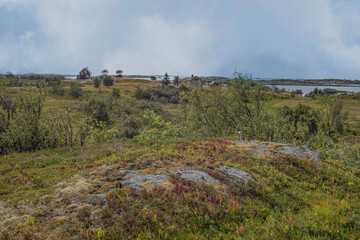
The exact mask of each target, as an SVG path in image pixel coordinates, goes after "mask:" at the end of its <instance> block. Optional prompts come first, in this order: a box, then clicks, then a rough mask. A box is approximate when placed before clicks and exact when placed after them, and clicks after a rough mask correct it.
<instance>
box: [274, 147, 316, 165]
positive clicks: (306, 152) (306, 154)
mask: <svg viewBox="0 0 360 240" xmlns="http://www.w3.org/2000/svg"><path fill="white" fill-rule="evenodd" d="M286 154H289V155H292V156H294V157H298V158H304V159H309V158H310V159H311V160H313V161H315V162H318V163H320V162H321V160H320V158H319V156H318V155H317V154H316V153H315V152H314V151H313V150H312V149H311V148H309V147H307V146H301V147H296V148H294V147H293V146H291V145H290V146H284V147H283V148H282V149H280V150H277V151H275V152H274V153H273V155H274V156H275V157H277V156H285V155H286Z"/></svg>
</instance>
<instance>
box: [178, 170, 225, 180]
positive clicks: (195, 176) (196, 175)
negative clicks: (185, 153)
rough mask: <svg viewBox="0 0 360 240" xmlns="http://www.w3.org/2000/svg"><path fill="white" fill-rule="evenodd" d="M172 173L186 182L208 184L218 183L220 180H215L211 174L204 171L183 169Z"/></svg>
mask: <svg viewBox="0 0 360 240" xmlns="http://www.w3.org/2000/svg"><path fill="white" fill-rule="evenodd" d="M171 173H173V174H175V175H178V176H180V178H181V179H182V180H184V181H191V182H198V181H204V182H206V183H216V182H220V181H219V180H216V179H214V178H213V177H211V176H210V175H209V174H207V173H206V172H203V171H199V170H194V169H191V168H181V169H178V170H171Z"/></svg>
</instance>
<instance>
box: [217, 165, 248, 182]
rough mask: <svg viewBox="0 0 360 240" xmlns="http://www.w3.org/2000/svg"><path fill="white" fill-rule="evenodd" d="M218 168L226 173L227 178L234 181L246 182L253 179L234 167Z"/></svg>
mask: <svg viewBox="0 0 360 240" xmlns="http://www.w3.org/2000/svg"><path fill="white" fill-rule="evenodd" d="M218 170H219V171H220V172H222V173H224V174H225V175H227V178H228V180H232V181H236V182H238V183H240V182H242V181H243V182H244V183H245V184H247V183H248V182H249V180H250V179H253V177H252V176H251V175H250V174H249V173H247V172H244V171H242V170H240V169H238V168H236V167H221V168H218Z"/></svg>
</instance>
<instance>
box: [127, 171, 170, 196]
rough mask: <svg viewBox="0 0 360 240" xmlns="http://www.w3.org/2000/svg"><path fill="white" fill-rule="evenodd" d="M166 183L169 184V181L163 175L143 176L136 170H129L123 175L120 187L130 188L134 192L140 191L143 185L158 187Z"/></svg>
mask: <svg viewBox="0 0 360 240" xmlns="http://www.w3.org/2000/svg"><path fill="white" fill-rule="evenodd" d="M166 182H169V180H168V178H167V176H166V175H165V174H143V173H141V172H140V173H139V171H137V170H131V171H129V172H128V173H127V174H125V176H124V178H123V180H122V181H121V186H122V187H132V188H134V189H135V190H136V191H141V189H142V188H143V185H144V184H145V183H153V184H155V185H160V184H162V183H166Z"/></svg>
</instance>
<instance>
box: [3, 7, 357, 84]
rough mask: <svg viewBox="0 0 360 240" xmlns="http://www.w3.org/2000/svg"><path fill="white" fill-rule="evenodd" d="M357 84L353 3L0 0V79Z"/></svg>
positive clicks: (355, 13) (355, 21) (355, 20)
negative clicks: (191, 78)
mask: <svg viewBox="0 0 360 240" xmlns="http://www.w3.org/2000/svg"><path fill="white" fill-rule="evenodd" d="M86 66H88V67H89V69H90V70H92V72H93V73H95V74H98V73H100V71H101V70H102V69H105V68H106V69H108V70H109V71H110V73H114V72H115V71H116V70H117V69H122V70H123V71H124V73H125V74H164V73H165V72H168V73H169V74H171V75H176V74H179V75H191V74H194V75H200V76H204V75H221V76H232V74H233V73H234V71H235V70H237V71H238V72H242V73H249V74H252V75H253V77H269V78H276V77H290V78H327V77H329V78H348V79H360V1H358V0H343V1H340V0H271V1H269V0H181V1H179V0H151V1H149V0H0V72H2V73H4V72H8V71H11V72H14V73H27V72H35V73H73V74H75V73H77V72H78V71H79V70H81V68H83V67H86Z"/></svg>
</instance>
